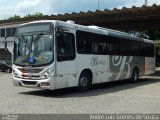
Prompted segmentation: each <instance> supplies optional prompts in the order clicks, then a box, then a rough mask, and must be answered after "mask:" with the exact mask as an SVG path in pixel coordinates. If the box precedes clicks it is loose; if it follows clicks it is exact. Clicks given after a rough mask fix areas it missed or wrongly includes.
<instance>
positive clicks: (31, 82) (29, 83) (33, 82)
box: [22, 81, 37, 85]
mask: <svg viewBox="0 0 160 120" xmlns="http://www.w3.org/2000/svg"><path fill="white" fill-rule="evenodd" d="M22 82H23V84H25V85H36V83H37V82H36V81H22Z"/></svg>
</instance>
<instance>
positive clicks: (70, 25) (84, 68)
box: [12, 20, 155, 91]
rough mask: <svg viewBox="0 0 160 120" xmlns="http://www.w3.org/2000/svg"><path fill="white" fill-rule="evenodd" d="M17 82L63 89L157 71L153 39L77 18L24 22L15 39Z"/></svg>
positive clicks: (19, 27) (14, 74) (31, 85)
mask: <svg viewBox="0 0 160 120" xmlns="http://www.w3.org/2000/svg"><path fill="white" fill-rule="evenodd" d="M13 53H14V54H13V72H12V76H13V82H14V85H15V86H23V87H34V88H42V89H50V90H55V89H60V88H66V87H74V86H77V87H78V89H79V90H81V91H83V90H87V89H88V88H89V87H90V86H91V85H92V84H96V83H102V82H109V81H116V80H123V79H131V80H133V81H137V80H138V78H139V77H140V76H144V75H148V74H151V73H154V71H155V54H154V43H153V41H151V40H146V39H142V38H138V37H134V36H132V35H130V34H127V33H124V32H120V31H115V30H111V29H106V28H101V27H97V26H82V25H77V24H75V23H74V22H73V21H67V22H62V21H58V20H45V21H35V22H30V23H26V24H22V25H19V26H18V28H17V33H16V36H15V40H14V51H13Z"/></svg>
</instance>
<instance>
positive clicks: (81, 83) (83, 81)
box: [80, 77, 88, 87]
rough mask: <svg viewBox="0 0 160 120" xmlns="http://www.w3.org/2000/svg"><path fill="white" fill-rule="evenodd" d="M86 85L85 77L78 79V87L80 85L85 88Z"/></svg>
mask: <svg viewBox="0 0 160 120" xmlns="http://www.w3.org/2000/svg"><path fill="white" fill-rule="evenodd" d="M87 84H88V79H87V78H86V77H82V78H81V79H80V85H81V86H82V87H86V86H87Z"/></svg>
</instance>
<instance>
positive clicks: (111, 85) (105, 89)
mask: <svg viewBox="0 0 160 120" xmlns="http://www.w3.org/2000/svg"><path fill="white" fill-rule="evenodd" d="M157 76H160V70H157V71H156V72H155V73H154V74H152V75H149V77H153V78H141V79H140V80H139V81H138V82H136V83H132V82H130V80H121V81H115V82H107V83H101V84H96V85H93V86H92V88H91V89H90V90H88V91H86V92H78V91H77V89H76V88H65V89H59V90H34V91H28V92H20V93H19V94H25V95H35V96H42V97H51V98H52V97H53V98H71V97H87V96H97V95H101V94H109V93H114V92H118V91H123V90H128V89H132V88H135V87H139V86H143V85H147V84H153V83H158V82H160V78H159V77H157ZM155 77H157V78H155Z"/></svg>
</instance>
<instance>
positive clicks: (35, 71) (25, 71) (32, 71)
mask: <svg viewBox="0 0 160 120" xmlns="http://www.w3.org/2000/svg"><path fill="white" fill-rule="evenodd" d="M18 70H19V71H21V72H24V73H40V72H41V71H42V70H43V69H42V68H39V69H29V68H24V69H22V68H18Z"/></svg>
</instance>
